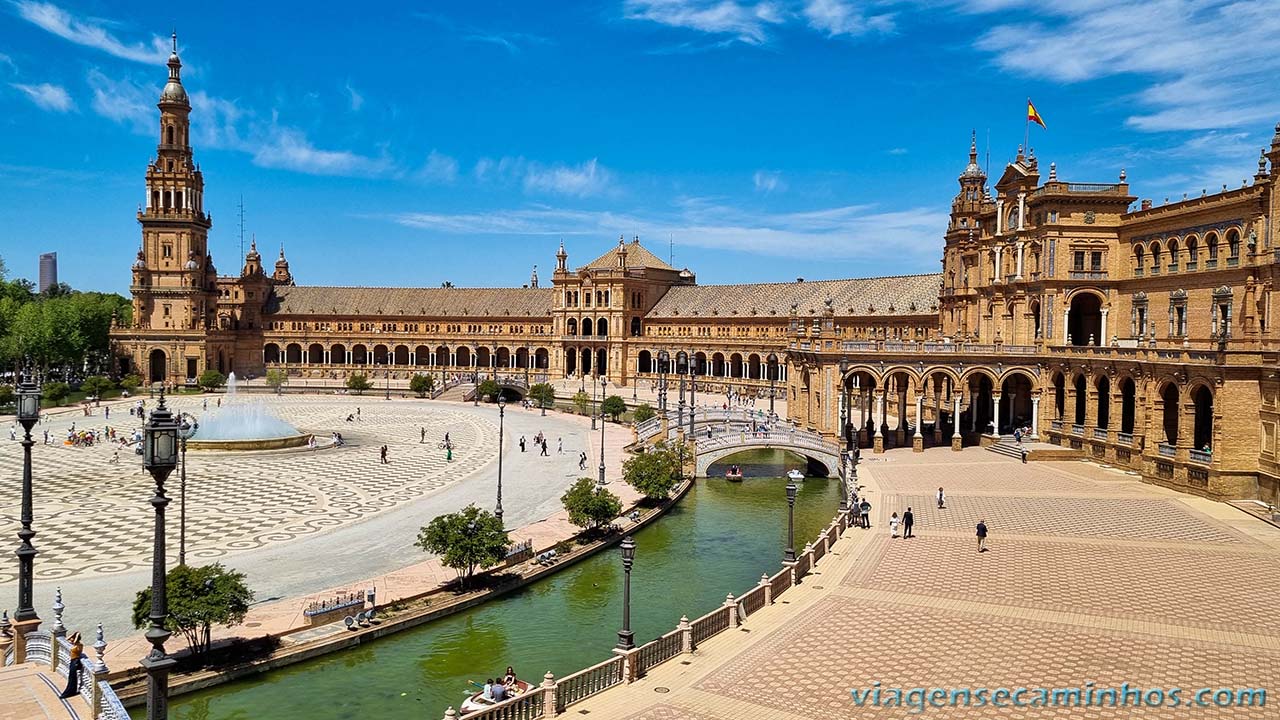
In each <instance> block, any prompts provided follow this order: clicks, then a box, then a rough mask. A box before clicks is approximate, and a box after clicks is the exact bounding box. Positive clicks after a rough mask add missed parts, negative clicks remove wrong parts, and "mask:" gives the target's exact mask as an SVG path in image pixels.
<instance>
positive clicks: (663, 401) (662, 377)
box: [658, 350, 671, 413]
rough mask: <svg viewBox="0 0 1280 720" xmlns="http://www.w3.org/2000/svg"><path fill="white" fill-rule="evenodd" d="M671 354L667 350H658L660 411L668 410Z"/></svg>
mask: <svg viewBox="0 0 1280 720" xmlns="http://www.w3.org/2000/svg"><path fill="white" fill-rule="evenodd" d="M669 362H671V355H670V353H668V352H667V351H666V350H659V351H658V412H662V413H665V412H666V411H667V363H669Z"/></svg>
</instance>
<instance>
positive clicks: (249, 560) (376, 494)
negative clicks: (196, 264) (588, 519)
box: [0, 394, 631, 640]
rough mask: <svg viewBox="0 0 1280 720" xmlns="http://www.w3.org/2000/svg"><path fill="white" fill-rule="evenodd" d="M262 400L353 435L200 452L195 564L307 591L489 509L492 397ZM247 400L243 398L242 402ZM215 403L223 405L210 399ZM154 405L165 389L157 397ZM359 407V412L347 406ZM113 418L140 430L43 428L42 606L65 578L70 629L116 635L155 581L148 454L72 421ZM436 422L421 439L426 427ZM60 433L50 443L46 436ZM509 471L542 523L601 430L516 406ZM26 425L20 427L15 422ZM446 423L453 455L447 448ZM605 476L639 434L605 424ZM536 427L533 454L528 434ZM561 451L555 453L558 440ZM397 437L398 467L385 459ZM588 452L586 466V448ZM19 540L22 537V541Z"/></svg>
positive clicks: (4, 506) (398, 559) (510, 511)
mask: <svg viewBox="0 0 1280 720" xmlns="http://www.w3.org/2000/svg"><path fill="white" fill-rule="evenodd" d="M245 397H246V398H247V399H248V400H249V401H261V402H265V403H266V404H267V405H268V406H269V407H270V408H271V410H272V411H273V412H274V413H275V414H277V415H278V416H279V417H281V418H283V419H285V420H288V421H289V422H291V423H293V424H294V425H295V426H296V427H298V428H299V429H301V430H303V431H305V432H312V433H315V434H317V435H318V436H320V437H323V438H328V437H329V435H330V434H331V433H332V432H333V431H335V430H336V431H338V432H340V433H342V435H343V437H344V439H345V441H346V444H345V446H343V447H339V448H324V447H322V448H321V449H318V450H314V451H312V450H307V449H305V448H304V449H297V450H289V451H274V452H257V453H234V454H233V453H221V452H204V451H201V452H197V451H194V450H192V451H189V452H188V454H187V459H188V484H187V556H188V557H187V561H188V563H189V564H193V565H195V564H206V563H210V562H218V561H221V562H224V563H225V564H227V565H228V566H229V567H232V568H235V569H237V570H242V571H245V572H247V573H248V574H249V576H250V585H251V586H252V587H253V588H254V589H255V590H256V591H257V593H258V595H257V597H258V600H260V601H271V600H277V599H280V598H298V597H301V596H305V595H307V594H309V593H314V592H318V591H321V590H324V589H326V588H332V587H337V586H341V585H342V584H344V583H353V582H358V581H363V580H365V579H368V578H375V577H377V576H379V575H383V574H388V573H393V572H395V571H398V570H400V569H402V568H405V567H407V566H410V565H413V564H415V563H421V562H422V561H423V560H424V558H425V555H424V554H423V553H422V551H421V550H419V549H417V548H415V547H413V542H414V540H415V539H416V537H417V529H418V528H419V527H420V526H422V525H424V524H426V523H427V522H428V521H429V520H430V519H431V518H432V517H434V516H436V515H438V514H440V513H443V512H450V511H452V510H456V509H458V508H460V507H462V506H464V505H466V504H467V503H470V502H475V503H476V504H478V505H480V506H481V507H484V508H487V509H490V510H491V509H492V508H493V503H494V494H495V486H496V474H497V462H496V459H497V447H498V411H497V408H496V406H493V405H488V406H486V405H481V406H479V407H473V406H472V405H470V404H468V403H456V402H432V401H423V400H416V399H392V400H390V401H388V400H385V399H383V398H382V396H381V395H379V394H373V395H366V396H363V397H354V396H341V395H330V396H326V395H286V396H284V397H274V396H269V395H249V396H245ZM244 399H245V398H242V400H244ZM208 402H209V409H208V412H210V413H212V412H216V410H217V407H216V396H209V401H208ZM148 403H149V404H148V407H151V406H154V400H148ZM203 403H204V397H203V396H182V397H176V398H170V405H171V407H173V408H174V409H175V410H185V411H188V412H192V413H194V414H196V415H200V414H201V413H202V412H203ZM357 407H358V408H360V413H359V420H358V421H350V422H349V421H347V419H346V418H347V417H348V416H349V415H351V414H354V413H355V412H356V408H357ZM73 423H74V424H75V427H76V428H77V429H85V428H101V427H103V426H104V425H110V426H111V427H114V428H117V430H118V432H121V433H132V431H133V429H134V428H135V427H138V426H140V421H139V420H138V419H137V418H134V417H131V416H130V415H129V413H128V404H127V403H113V404H112V410H111V414H110V417H109V418H107V417H105V416H104V412H103V409H102V408H95V409H94V414H93V415H92V416H90V417H85V416H84V415H82V414H81V413H80V412H79V411H73V412H63V413H58V414H50V416H49V417H48V420H47V421H46V422H44V423H42V424H40V425H38V426H37V427H36V429H35V431H34V433H33V437H35V438H36V443H37V444H36V447H35V448H34V451H33V466H34V470H33V474H34V478H35V482H34V485H35V523H34V527H35V529H36V531H37V533H38V535H37V537H36V538H35V541H34V544H35V546H36V548H37V549H38V550H39V552H40V555H39V556H38V557H37V558H36V563H35V569H36V609H37V611H39V612H40V613H41V615H42V617H43V616H48V615H49V611H48V609H47V608H48V607H49V606H50V605H51V603H52V595H53V591H54V589H55V587H57V586H61V587H62V589H63V594H64V600H65V602H66V604H67V606H68V610H67V619H68V625H69V626H72V625H73V623H75V624H76V626H80V624H91V623H96V622H98V621H102V622H104V623H106V625H107V632H108V637H109V638H115V639H117V640H118V639H119V638H121V636H123V635H127V634H132V633H133V630H132V628H131V627H130V626H129V625H128V620H127V615H128V609H129V606H130V605H131V602H132V597H133V593H134V592H135V591H136V590H137V589H138V588H140V587H143V586H145V585H146V584H147V583H148V582H149V577H150V562H151V544H152V526H153V515H152V510H151V506H150V505H149V504H148V499H149V498H150V496H151V493H152V491H153V488H154V484H153V481H152V480H151V476H150V475H149V474H148V473H146V472H145V471H144V470H143V469H142V462H141V457H139V456H137V455H134V454H132V453H131V452H127V451H126V452H121V453H120V455H119V462H118V463H116V462H113V461H112V460H113V455H114V452H115V451H114V449H113V448H112V447H111V446H109V445H100V446H95V447H88V448H77V447H72V446H68V445H63V444H62V442H61V440H62V439H63V438H65V436H66V433H67V431H68V430H69V429H70V428H71V426H72V424H73ZM422 428H426V431H427V432H426V441H425V442H422V435H421V430H422ZM46 429H47V430H48V431H49V435H50V444H49V445H44V444H43V443H42V440H43V432H44V430H46ZM505 429H506V435H505V446H506V456H505V459H504V463H505V464H504V468H503V481H504V482H503V485H504V497H503V504H504V509H505V511H506V517H505V520H506V524H507V525H508V527H512V528H518V527H521V526H524V525H528V524H530V523H537V522H539V521H543V520H545V519H546V518H548V517H551V516H552V515H554V514H555V513H556V512H557V511H559V510H560V502H559V497H560V495H561V494H562V493H563V491H564V488H565V487H566V486H567V485H569V484H571V483H572V481H573V480H574V479H576V478H577V477H580V476H583V475H587V476H591V477H594V476H595V474H596V472H597V470H596V466H597V464H598V462H599V459H598V458H599V452H600V446H599V443H600V435H599V433H598V431H591V430H590V427H589V421H588V420H587V419H586V418H582V417H573V416H567V415H563V414H559V413H550V414H548V415H547V416H546V417H542V416H541V415H540V414H539V413H538V412H537V411H535V410H525V409H523V408H521V407H520V406H519V404H511V405H508V407H507V411H506V423H505ZM20 430H21V429H20V428H19V432H20ZM539 431H541V432H544V433H545V434H546V435H547V436H548V437H549V438H550V456H549V457H540V456H538V455H537V454H536V452H535V449H534V445H533V442H532V438H533V436H534V435H535V434H537V433H538V432H539ZM446 432H448V433H449V434H450V439H451V441H452V442H453V444H454V452H453V460H452V462H450V461H448V460H447V459H446V453H445V450H444V449H442V448H441V447H440V446H439V445H440V443H441V441H442V440H443V438H444V434H445V433H446ZM607 432H608V437H607V440H608V442H607V445H606V459H607V464H608V465H609V468H608V470H609V475H610V476H616V475H617V471H618V470H619V467H618V463H617V462H616V461H617V459H618V458H619V457H620V455H621V452H620V448H621V446H622V445H623V444H625V442H627V441H629V439H630V435H631V433H630V431H629V430H628V429H627V428H625V427H623V426H618V425H613V424H609V425H608V428H607ZM521 435H523V436H525V437H526V438H527V443H526V447H527V449H528V451H527V452H524V453H522V452H520V448H519V445H518V440H519V438H520V436H521ZM559 441H562V442H563V447H564V452H563V453H558V452H557V450H558V442H559ZM383 444H386V445H387V446H388V451H389V452H388V458H389V463H387V464H383V463H381V462H380V461H379V449H380V448H381V446H382V445H383ZM584 451H585V452H587V453H588V457H589V463H588V467H587V470H586V471H579V470H578V462H577V458H578V454H579V453H580V452H584ZM21 462H22V448H21V445H20V444H19V443H17V442H10V441H8V440H7V438H6V439H5V440H3V441H0V474H3V475H4V476H5V477H10V478H18V477H21ZM166 488H167V490H168V494H169V495H170V497H171V498H172V499H173V502H172V503H171V504H170V506H169V509H168V523H167V528H168V531H167V532H168V550H169V561H170V563H171V564H172V563H174V562H176V560H177V552H178V515H179V500H178V497H179V475H178V473H177V472H176V471H175V472H174V474H173V475H172V476H171V477H170V479H169V481H168V483H167V484H166ZM19 500H20V484H19V483H16V482H14V483H6V484H4V486H3V488H2V489H0V527H5V528H12V529H13V531H14V532H15V533H16V530H17V527H18V512H19ZM13 545H14V547H16V546H17V539H16V536H15V537H14V539H13ZM0 593H16V563H6V564H5V565H4V566H3V568H0Z"/></svg>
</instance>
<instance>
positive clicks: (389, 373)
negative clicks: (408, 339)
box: [386, 355, 391, 400]
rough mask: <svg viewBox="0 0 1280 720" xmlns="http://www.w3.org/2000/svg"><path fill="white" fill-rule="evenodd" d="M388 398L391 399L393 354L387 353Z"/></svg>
mask: <svg viewBox="0 0 1280 720" xmlns="http://www.w3.org/2000/svg"><path fill="white" fill-rule="evenodd" d="M386 399H387V400H390V399H391V356H390V355H387V394H386Z"/></svg>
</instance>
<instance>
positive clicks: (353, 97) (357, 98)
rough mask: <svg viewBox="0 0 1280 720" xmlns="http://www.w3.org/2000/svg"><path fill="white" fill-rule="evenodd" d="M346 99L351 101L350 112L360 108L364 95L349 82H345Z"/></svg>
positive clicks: (358, 110)
mask: <svg viewBox="0 0 1280 720" xmlns="http://www.w3.org/2000/svg"><path fill="white" fill-rule="evenodd" d="M347 99H348V100H350V101H351V110H352V112H360V108H361V107H363V106H364V96H363V95H361V94H360V93H359V92H357V91H356V89H355V88H353V87H351V83H347Z"/></svg>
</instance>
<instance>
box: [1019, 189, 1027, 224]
mask: <svg viewBox="0 0 1280 720" xmlns="http://www.w3.org/2000/svg"><path fill="white" fill-rule="evenodd" d="M1026 224H1027V194H1026V193H1018V229H1019V230H1022V229H1023V228H1025V227H1026Z"/></svg>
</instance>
